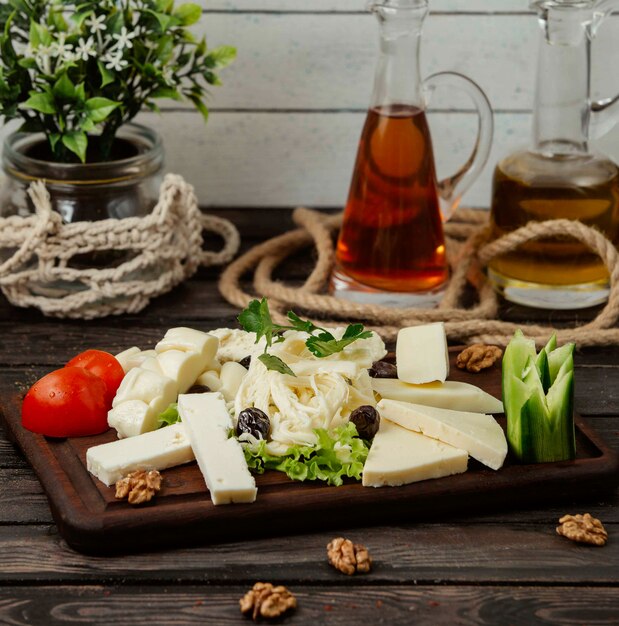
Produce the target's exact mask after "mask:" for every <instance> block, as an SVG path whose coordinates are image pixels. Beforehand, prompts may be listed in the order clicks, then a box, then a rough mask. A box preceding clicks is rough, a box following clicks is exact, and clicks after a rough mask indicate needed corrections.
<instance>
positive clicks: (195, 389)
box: [185, 385, 211, 393]
mask: <svg viewBox="0 0 619 626" xmlns="http://www.w3.org/2000/svg"><path fill="white" fill-rule="evenodd" d="M210 390H211V389H210V387H207V386H206V385H192V386H191V387H189V389H187V391H186V392H185V393H208V392H209V391H210Z"/></svg>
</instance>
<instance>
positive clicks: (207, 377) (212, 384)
mask: <svg viewBox="0 0 619 626" xmlns="http://www.w3.org/2000/svg"><path fill="white" fill-rule="evenodd" d="M196 384H197V385H205V386H206V387H208V388H209V389H210V390H211V391H219V390H220V389H221V380H220V378H219V374H218V373H217V372H216V371H214V370H213V371H209V372H203V373H202V374H200V376H198V379H197V380H196Z"/></svg>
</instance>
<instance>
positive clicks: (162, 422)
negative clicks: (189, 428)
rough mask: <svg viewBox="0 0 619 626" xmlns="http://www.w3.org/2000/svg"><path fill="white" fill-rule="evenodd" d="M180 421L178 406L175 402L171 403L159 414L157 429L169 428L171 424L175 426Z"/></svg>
mask: <svg viewBox="0 0 619 626" xmlns="http://www.w3.org/2000/svg"><path fill="white" fill-rule="evenodd" d="M180 421H181V416H180V415H179V414H178V404H177V403H176V402H172V404H170V406H168V408H167V409H166V410H165V411H163V413H160V414H159V417H157V423H158V424H159V426H157V428H163V427H164V426H171V425H172V424H177V423H178V422H180Z"/></svg>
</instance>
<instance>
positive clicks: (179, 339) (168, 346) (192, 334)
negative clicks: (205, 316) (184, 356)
mask: <svg viewBox="0 0 619 626" xmlns="http://www.w3.org/2000/svg"><path fill="white" fill-rule="evenodd" d="M218 347H219V339H217V337H214V336H213V335H209V334H208V333H203V332H202V331H201V330H195V329H194V328H184V327H179V328H170V329H169V330H168V332H166V334H165V335H164V337H163V339H162V340H161V341H160V342H159V343H158V344H157V345H156V346H155V350H156V351H157V353H161V352H165V351H166V350H181V351H183V352H198V353H199V354H201V355H202V356H203V357H204V359H205V361H204V364H205V365H206V364H207V363H209V362H210V361H212V360H213V359H214V358H215V355H216V354H217V348H218Z"/></svg>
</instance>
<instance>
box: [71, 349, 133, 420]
mask: <svg viewBox="0 0 619 626" xmlns="http://www.w3.org/2000/svg"><path fill="white" fill-rule="evenodd" d="M65 367H83V368H84V369H87V370H88V371H89V372H92V373H93V374H94V375H95V376H98V377H99V378H100V379H101V380H103V382H104V383H105V386H106V387H107V394H106V396H105V402H106V404H107V408H108V409H111V408H112V400H113V399H114V396H115V395H116V390H117V389H118V386H119V385H120V383H121V381H122V379H123V378H124V376H125V372H124V370H123V368H122V365H121V364H120V363H119V362H118V361H117V360H116V358H115V357H114V356H112V355H111V354H110V353H109V352H103V350H86V352H82V353H81V354H78V355H77V356H75V357H73V358H72V359H71V360H70V361H69V362H68V363H67V364H66V365H65Z"/></svg>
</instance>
